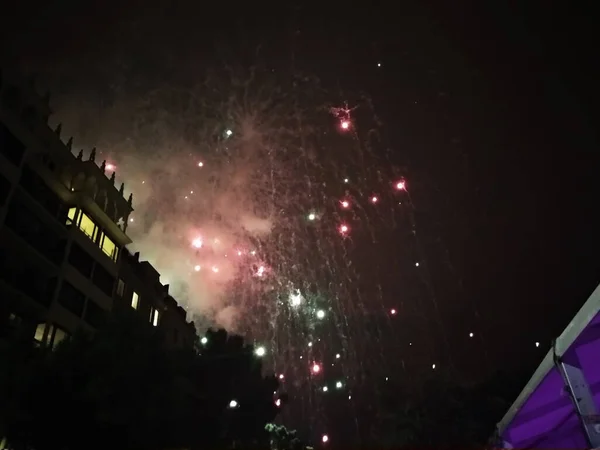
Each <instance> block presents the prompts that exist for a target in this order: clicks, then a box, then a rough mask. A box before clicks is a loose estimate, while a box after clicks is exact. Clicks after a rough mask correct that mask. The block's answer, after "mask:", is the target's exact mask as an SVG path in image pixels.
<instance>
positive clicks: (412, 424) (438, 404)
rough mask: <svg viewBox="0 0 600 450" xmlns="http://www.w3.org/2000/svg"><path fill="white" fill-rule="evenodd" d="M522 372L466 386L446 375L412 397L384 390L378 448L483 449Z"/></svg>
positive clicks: (513, 395) (511, 399)
mask: <svg viewBox="0 0 600 450" xmlns="http://www.w3.org/2000/svg"><path fill="white" fill-rule="evenodd" d="M523 380H524V378H523V377H522V376H521V374H507V373H497V374H494V376H492V377H491V378H489V379H488V380H486V381H485V382H483V383H480V384H476V385H470V386H465V385H461V384H459V383H457V382H455V381H453V380H451V379H448V378H444V377H441V378H438V379H436V380H430V381H429V382H427V383H426V384H425V385H424V387H423V389H422V390H421V391H420V392H419V393H418V394H417V395H414V394H412V395H408V394H406V393H399V394H398V395H395V396H392V395H389V393H388V398H387V404H386V408H385V411H383V412H382V414H381V416H382V417H381V418H380V419H382V420H380V427H379V430H377V431H378V434H379V439H378V440H379V444H380V448H399V447H413V446H415V445H419V446H425V445H426V446H431V447H448V446H456V447H460V448H476V447H477V448H482V447H483V446H484V445H485V444H486V443H487V441H488V440H489V438H490V436H492V434H493V432H494V427H495V424H496V423H497V422H498V420H499V419H500V418H501V417H502V415H503V414H504V413H505V412H506V411H507V409H508V408H509V407H510V404H511V403H512V401H513V400H514V398H515V397H516V396H517V395H518V392H519V389H520V388H521V387H522V386H523V384H524V382H525V381H523Z"/></svg>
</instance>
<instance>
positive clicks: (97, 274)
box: [92, 263, 115, 297]
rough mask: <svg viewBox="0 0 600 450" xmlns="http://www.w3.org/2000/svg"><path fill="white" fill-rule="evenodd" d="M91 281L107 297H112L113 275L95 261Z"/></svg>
mask: <svg viewBox="0 0 600 450" xmlns="http://www.w3.org/2000/svg"><path fill="white" fill-rule="evenodd" d="M92 281H93V282H94V284H95V285H96V286H98V288H99V289H100V290H101V291H102V292H104V293H105V294H106V295H108V296H109V297H112V294H113V289H114V287H115V277H113V276H112V275H111V274H110V273H109V272H108V270H106V269H105V268H104V267H102V265H100V264H98V263H96V267H94V275H93V276H92Z"/></svg>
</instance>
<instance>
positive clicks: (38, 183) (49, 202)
mask: <svg viewBox="0 0 600 450" xmlns="http://www.w3.org/2000/svg"><path fill="white" fill-rule="evenodd" d="M19 184H20V185H21V186H22V187H23V189H25V190H26V191H27V192H28V193H29V195H31V197H33V198H34V199H35V201H36V202H37V203H39V204H40V205H42V206H43V207H44V208H45V209H46V211H48V212H49V213H50V214H51V215H52V217H57V216H58V212H59V211H60V208H61V200H60V199H59V198H58V196H57V195H56V194H55V193H54V191H53V190H52V189H50V188H49V187H48V185H47V184H46V182H45V181H44V179H43V178H42V177H40V176H39V175H38V174H37V173H36V172H35V171H34V170H33V168H32V167H30V166H29V164H25V166H24V167H23V172H22V173H21V180H20V181H19Z"/></svg>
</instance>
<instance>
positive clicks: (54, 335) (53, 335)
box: [48, 325, 67, 348]
mask: <svg viewBox="0 0 600 450" xmlns="http://www.w3.org/2000/svg"><path fill="white" fill-rule="evenodd" d="M66 337H67V333H66V332H65V331H64V330H62V329H60V328H58V327H57V326H56V325H53V326H51V327H50V332H49V333H48V341H49V343H50V346H51V347H52V348H56V346H57V345H58V344H60V343H61V342H62V341H63V339H64V338H66Z"/></svg>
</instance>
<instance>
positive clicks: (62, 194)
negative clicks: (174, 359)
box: [0, 68, 196, 347]
mask: <svg viewBox="0 0 600 450" xmlns="http://www.w3.org/2000/svg"><path fill="white" fill-rule="evenodd" d="M50 113H51V111H50V107H49V98H48V96H46V97H45V98H42V97H40V96H39V95H37V94H36V92H35V90H34V88H33V84H32V83H31V82H27V81H25V80H23V79H22V78H21V77H20V76H19V74H16V73H13V72H11V71H10V70H7V69H2V68H0V332H2V333H8V332H11V330H17V329H18V330H19V332H22V333H26V334H27V333H29V334H30V335H31V337H32V339H34V340H35V341H37V342H39V343H43V344H45V345H50V346H54V345H56V344H57V343H58V342H60V341H61V340H62V339H64V337H66V336H68V335H70V334H72V333H73V332H75V331H76V330H78V329H80V328H82V329H84V330H88V331H92V330H94V329H95V328H97V327H98V326H100V325H101V324H102V322H103V321H104V320H105V319H106V317H107V315H108V314H110V313H111V312H112V311H114V310H116V309H118V308H120V307H121V308H132V309H134V310H136V311H138V312H139V314H140V315H141V316H142V317H144V318H145V320H147V321H148V323H149V326H156V327H160V328H161V329H162V330H163V331H164V335H165V340H166V344H167V345H169V346H174V347H181V346H192V345H193V344H194V341H195V335H196V333H195V328H194V326H193V324H192V323H190V322H188V321H187V319H186V312H185V310H183V308H181V307H180V306H179V305H178V304H177V302H176V301H175V300H174V299H173V298H172V297H171V296H170V295H169V288H168V285H167V286H164V285H162V284H161V283H160V275H159V274H158V272H157V271H156V270H155V269H154V267H152V265H151V264H150V263H148V262H147V261H140V258H139V254H135V255H132V254H131V253H130V252H129V251H128V250H127V248H126V246H127V245H128V244H130V243H131V239H130V238H129V237H128V236H127V223H128V221H129V216H130V214H131V212H132V211H133V206H132V200H133V199H132V195H129V196H128V198H125V197H124V185H123V184H121V185H120V186H117V185H116V184H115V173H114V172H111V171H107V167H106V162H105V161H103V162H99V161H96V150H95V149H93V150H92V151H91V152H90V153H89V155H88V156H87V157H85V158H84V156H83V152H82V151H80V152H79V153H78V154H77V155H75V154H74V153H73V151H72V150H73V149H72V139H69V140H68V142H67V143H66V144H65V143H63V141H62V140H61V136H60V134H61V127H60V125H59V126H58V128H57V129H56V130H52V129H50V128H49V126H48V118H49V116H50Z"/></svg>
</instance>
